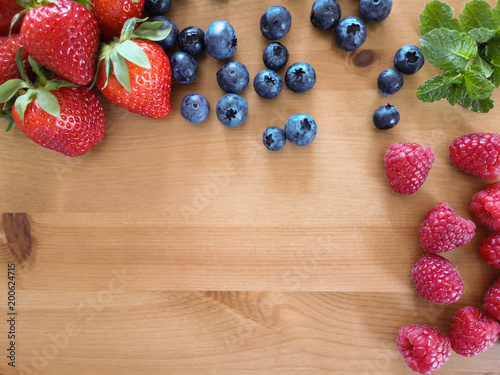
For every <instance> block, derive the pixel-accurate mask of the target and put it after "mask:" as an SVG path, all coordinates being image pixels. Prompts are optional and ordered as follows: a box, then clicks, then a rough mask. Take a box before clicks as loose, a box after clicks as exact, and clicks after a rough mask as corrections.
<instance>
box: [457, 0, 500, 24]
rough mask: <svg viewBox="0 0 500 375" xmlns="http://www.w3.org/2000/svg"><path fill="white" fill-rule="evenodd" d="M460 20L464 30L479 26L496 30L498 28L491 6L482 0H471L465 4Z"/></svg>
mask: <svg viewBox="0 0 500 375" xmlns="http://www.w3.org/2000/svg"><path fill="white" fill-rule="evenodd" d="M460 21H461V23H462V26H463V27H464V28H465V31H470V30H473V29H479V28H485V29H489V30H495V31H496V30H497V28H498V25H497V22H496V21H495V19H494V17H493V12H492V10H491V6H490V4H488V3H487V2H486V1H484V0H473V1H470V2H468V3H467V4H465V7H464V10H463V11H462V14H460Z"/></svg>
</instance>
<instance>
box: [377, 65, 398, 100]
mask: <svg viewBox="0 0 500 375" xmlns="http://www.w3.org/2000/svg"><path fill="white" fill-rule="evenodd" d="M377 86H378V92H379V93H381V94H382V95H384V96H388V95H392V94H395V93H396V92H398V91H399V90H400V89H401V87H403V76H402V75H401V73H399V72H398V71H397V70H395V69H386V70H384V71H383V72H382V73H380V75H379V76H378V79H377Z"/></svg>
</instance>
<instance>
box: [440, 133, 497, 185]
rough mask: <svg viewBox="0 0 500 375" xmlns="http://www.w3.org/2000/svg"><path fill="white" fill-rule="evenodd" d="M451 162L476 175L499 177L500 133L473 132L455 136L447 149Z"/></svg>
mask: <svg viewBox="0 0 500 375" xmlns="http://www.w3.org/2000/svg"><path fill="white" fill-rule="evenodd" d="M449 154H450V159H451V161H452V163H453V164H455V165H456V166H457V167H458V168H460V169H461V170H463V171H464V172H466V173H469V174H471V175H473V176H476V177H481V178H487V179H489V180H496V179H497V178H499V177H500V134H495V133H475V134H467V135H464V136H462V137H458V138H456V139H455V140H454V141H453V143H452V144H451V146H450V149H449Z"/></svg>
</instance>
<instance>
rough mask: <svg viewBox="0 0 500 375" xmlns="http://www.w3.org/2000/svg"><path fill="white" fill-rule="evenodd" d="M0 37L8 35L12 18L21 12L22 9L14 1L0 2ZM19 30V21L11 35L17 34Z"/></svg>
mask: <svg viewBox="0 0 500 375" xmlns="http://www.w3.org/2000/svg"><path fill="white" fill-rule="evenodd" d="M0 9H1V13H0V36H5V35H9V30H10V23H11V21H12V18H13V17H14V16H15V15H16V14H18V13H20V12H22V11H23V8H22V7H21V6H20V5H18V4H17V3H16V2H15V1H14V0H0ZM20 28H21V21H19V22H18V23H16V25H15V27H14V29H13V30H12V32H13V33H18V32H19V29H20Z"/></svg>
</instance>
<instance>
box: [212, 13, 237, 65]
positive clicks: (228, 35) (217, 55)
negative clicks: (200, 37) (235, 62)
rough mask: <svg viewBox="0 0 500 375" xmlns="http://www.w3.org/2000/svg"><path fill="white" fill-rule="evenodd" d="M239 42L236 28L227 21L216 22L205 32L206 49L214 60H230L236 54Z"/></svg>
mask: <svg viewBox="0 0 500 375" xmlns="http://www.w3.org/2000/svg"><path fill="white" fill-rule="evenodd" d="M237 42H238V38H237V37H236V33H235V31H234V28H233V26H231V24H230V23H229V22H227V21H223V20H218V21H214V22H212V23H211V24H210V25H209V26H208V29H207V31H205V47H206V49H207V52H208V54H209V55H210V56H212V57H213V58H214V59H217V60H225V59H229V58H230V57H231V56H233V55H234V54H235V52H236V44H237Z"/></svg>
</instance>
